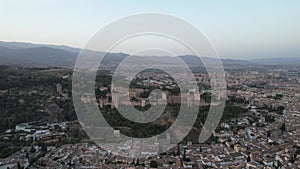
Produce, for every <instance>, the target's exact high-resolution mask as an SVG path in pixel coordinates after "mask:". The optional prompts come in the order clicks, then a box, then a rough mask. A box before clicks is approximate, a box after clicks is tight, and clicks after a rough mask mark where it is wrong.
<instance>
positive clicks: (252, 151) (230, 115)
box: [0, 65, 300, 168]
mask: <svg viewBox="0 0 300 169" xmlns="http://www.w3.org/2000/svg"><path fill="white" fill-rule="evenodd" d="M225 68H226V81H227V86H228V90H227V99H226V100H227V102H226V108H225V112H224V114H223V118H222V120H221V122H220V123H219V125H218V127H217V129H216V130H215V131H214V132H213V135H212V136H211V138H210V139H209V140H208V141H207V142H205V143H202V144H199V143H197V139H195V138H197V133H198V134H199V131H201V127H202V126H203V122H204V121H205V117H203V119H202V118H201V117H199V118H200V124H198V125H195V126H194V129H193V130H192V131H191V132H190V133H189V135H188V136H187V137H186V138H185V139H184V140H183V141H182V142H181V143H179V144H178V145H177V146H174V148H172V149H171V150H169V151H168V152H165V153H163V154H157V149H159V148H160V145H159V141H158V140H153V142H151V143H149V144H148V145H146V146H145V147H143V146H144V145H139V143H134V142H131V143H130V142H129V143H127V144H125V145H124V144H122V145H118V147H117V149H119V150H122V151H124V153H125V154H126V152H127V153H129V151H130V150H131V149H136V147H140V146H142V147H141V148H140V151H139V152H138V153H139V154H140V155H143V156H141V157H140V158H129V157H124V156H119V155H115V154H113V153H112V152H110V151H109V150H105V149H102V148H101V147H99V146H97V145H96V144H95V143H94V142H93V141H92V140H89V139H88V137H87V136H86V134H85V133H84V131H83V130H82V128H81V127H80V125H79V123H78V121H77V120H76V118H74V117H76V115H75V114H72V113H71V114H70V115H68V116H71V117H72V116H74V117H72V118H73V119H72V118H71V117H67V116H66V114H65V112H66V111H68V112H69V111H70V110H68V108H70V107H68V106H66V105H68V104H69V102H71V93H70V92H71V91H70V90H71V89H70V88H69V86H70V84H68V83H70V81H71V77H72V71H70V70H69V69H64V68H39V69H31V68H17V67H8V66H2V72H3V73H2V77H5V76H9V77H10V78H11V77H12V76H14V77H15V79H18V76H19V75H21V76H22V77H23V78H26V76H28V73H29V74H30V75H29V76H28V77H30V76H38V77H40V78H41V79H42V78H44V80H46V81H47V82H48V83H49V84H48V85H49V88H48V86H44V87H42V88H40V87H41V86H40V84H43V80H41V79H40V80H39V82H33V84H35V85H32V86H30V87H29V88H27V89H25V88H24V86H23V88H18V85H23V84H16V85H15V86H14V87H12V86H8V87H7V86H5V84H4V82H2V83H1V86H2V90H1V99H2V100H4V102H5V99H8V98H6V97H5V96H6V95H7V94H8V93H10V96H11V97H13V98H9V99H14V100H16V101H17V102H19V104H24V103H26V102H27V101H28V100H27V99H28V98H29V97H30V98H32V97H39V94H43V95H45V93H47V94H48V95H49V96H48V98H41V99H40V103H39V105H38V106H39V107H40V109H38V110H36V111H35V112H36V113H37V114H39V113H42V114H43V115H45V116H44V117H42V118H37V116H35V118H34V119H28V117H27V118H26V117H24V118H25V119H24V120H25V121H26V122H23V123H18V122H17V121H12V120H10V122H11V123H13V124H10V125H8V124H7V123H5V120H7V119H5V117H3V118H2V125H3V127H4V128H3V129H5V130H2V134H1V137H0V138H1V146H2V147H3V148H1V160H0V164H1V166H5V167H9V168H16V167H17V168H20V167H21V168H28V167H29V168H30V167H32V168H43V167H45V168H103V166H105V168H298V167H300V163H299V161H300V160H299V159H300V145H299V138H300V137H299V136H300V132H299V123H298V122H299V121H300V114H299V110H300V105H299V101H300V95H299V92H297V91H300V85H299V84H300V73H299V71H300V70H299V68H298V67H296V66H295V67H293V66H289V67H286V66H260V65H256V66H249V67H246V68H243V67H241V66H237V65H233V66H226V67H225ZM237 70H239V71H237ZM24 74H26V76H24ZM110 75H111V73H109V71H108V72H107V73H105V74H104V75H100V76H101V78H99V79H101V80H100V81H96V82H97V83H96V89H95V92H96V96H97V104H98V105H99V108H100V109H107V112H114V111H115V108H116V107H118V105H122V104H123V105H124V104H125V105H126V104H131V103H127V102H122V99H120V102H119V103H114V104H112V103H111V98H110V97H111V94H110V92H109V90H110V89H111V86H110V85H109V81H110V80H109V79H110ZM195 77H196V80H197V83H198V86H199V89H200V96H198V95H196V94H195V92H194V91H193V89H190V90H189V91H185V93H183V94H182V95H181V96H182V97H181V99H182V100H186V101H184V102H185V104H197V105H199V106H200V107H203V109H200V111H199V116H201V114H202V116H203V114H205V111H207V110H206V109H205V107H206V108H207V107H208V106H209V105H210V90H209V88H210V87H209V85H210V84H209V83H210V81H209V77H208V75H207V74H206V73H195ZM49 79H52V80H49ZM53 79H54V80H53ZM134 82H135V83H134V85H133V87H132V88H130V96H131V102H132V104H133V105H134V106H135V107H136V108H140V109H142V108H146V107H147V106H148V105H149V104H150V103H149V101H148V98H147V97H148V95H149V92H150V91H151V90H153V89H156V88H159V89H163V90H164V92H163V95H162V96H161V99H159V100H158V104H159V103H161V102H163V100H166V101H167V103H168V105H171V108H169V109H167V110H166V113H164V114H162V116H163V117H168V118H162V119H160V120H159V123H157V122H156V123H154V124H150V126H151V127H152V128H151V129H154V128H155V129H156V130H157V131H156V132H160V130H165V128H166V126H165V125H164V124H166V125H168V124H170V123H172V122H174V119H175V118H176V116H175V115H173V114H172V112H174V111H175V109H176V105H178V102H176V100H178V94H179V91H178V90H177V88H178V87H177V86H176V84H175V83H173V82H172V79H170V78H168V75H167V74H164V73H158V72H155V71H150V72H144V73H141V74H138V75H137V76H136V78H135V80H134ZM39 83H40V84H39ZM5 87H6V89H3V88H5ZM43 88H45V89H43ZM46 88H48V89H47V90H46ZM41 90H42V91H44V92H45V93H39V92H40V91H41ZM115 90H117V89H115ZM118 90H122V89H118ZM51 92H52V93H51ZM13 93H14V94H13ZM12 94H13V95H12ZM81 100H82V102H88V101H91V100H92V99H91V98H89V97H88V96H86V97H83V98H81ZM4 102H3V103H2V104H4ZM36 104H38V103H36ZM227 105H230V106H227ZM228 107H229V108H228ZM201 111H202V112H201ZM69 113H70V112H69ZM73 113H74V112H73ZM206 113H207V112H206ZM46 114H48V115H46ZM62 114H65V115H64V117H62V116H63V115H62ZM67 114H68V113H67ZM114 118H117V116H115V117H114ZM163 119H165V120H163ZM120 121H121V120H120ZM6 122H8V121H6ZM14 123H16V124H14ZM112 125H114V126H115V132H114V133H115V135H118V134H120V132H121V133H127V134H129V135H130V134H132V133H135V132H136V131H135V130H136V129H135V130H134V129H131V130H133V131H130V129H128V130H129V131H128V130H125V129H122V127H123V126H122V125H124V124H122V123H114V122H112ZM118 125H119V126H118ZM125 126H128V127H131V126H130V125H128V124H126V125H125ZM132 127H133V128H134V126H132ZM151 129H150V130H151ZM147 130H149V128H145V131H144V130H141V132H146V131H147ZM150 134H152V135H153V134H155V133H151V132H150ZM193 138H194V139H193Z"/></svg>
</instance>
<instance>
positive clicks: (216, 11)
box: [0, 0, 300, 59]
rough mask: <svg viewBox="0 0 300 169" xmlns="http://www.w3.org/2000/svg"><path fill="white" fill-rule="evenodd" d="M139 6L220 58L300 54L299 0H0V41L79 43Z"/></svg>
mask: <svg viewBox="0 0 300 169" xmlns="http://www.w3.org/2000/svg"><path fill="white" fill-rule="evenodd" d="M144 12H158V13H164V14H171V15H174V16H178V17H180V18H182V19H184V20H186V21H188V22H189V23H191V24H193V25H194V26H196V27H197V28H198V29H199V30H201V31H202V32H203V33H204V34H205V35H207V37H208V38H209V39H210V40H211V41H212V43H213V44H214V45H215V47H216V49H217V50H218V52H219V54H220V56H221V57H224V58H244V59H248V58H251V57H256V58H259V57H300V1H299V0H294V1H293V0H289V1H283V0H281V1H277V0H264V1H261V0H251V1H247V2H246V1H238V0H232V1H230V0H228V1H222V2H221V1H206V2H203V1H199V0H194V1H192V0H187V1H183V0H156V1H155V0H148V1H141V0H127V1H124V0H119V1H117V0H106V1H92V0H81V1H77V0H24V1H23V0H18V1H17V0H0V20H1V22H0V29H1V31H0V41H22V42H32V43H49V44H63V45H69V46H74V47H80V48H82V47H83V46H84V44H85V43H86V42H87V41H88V39H89V38H90V37H92V36H93V35H94V34H95V33H96V32H97V31H98V30H99V29H101V28H102V27H103V26H105V25H107V24H109V23H111V22H112V21H115V20H117V19H119V18H121V17H124V16H129V15H132V14H137V13H144ZM124 52H126V51H124Z"/></svg>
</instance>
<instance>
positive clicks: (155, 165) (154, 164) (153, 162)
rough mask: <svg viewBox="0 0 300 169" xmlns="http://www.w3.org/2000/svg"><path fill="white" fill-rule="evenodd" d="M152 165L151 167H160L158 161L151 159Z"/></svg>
mask: <svg viewBox="0 0 300 169" xmlns="http://www.w3.org/2000/svg"><path fill="white" fill-rule="evenodd" d="M150 167H151V168H157V167H158V164H157V161H154V160H151V162H150Z"/></svg>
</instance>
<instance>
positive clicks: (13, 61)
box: [0, 41, 300, 67]
mask: <svg viewBox="0 0 300 169" xmlns="http://www.w3.org/2000/svg"><path fill="white" fill-rule="evenodd" d="M80 51H81V49H79V48H73V47H69V46H64V45H48V44H32V43H24V42H3V41H0V65H17V66H26V67H48V66H58V67H73V66H74V65H75V62H76V59H77V57H78V55H79V53H80ZM90 52H94V53H95V54H97V53H101V52H98V51H92V50H91V51H90ZM127 56H128V55H127V54H124V53H109V54H108V57H105V58H104V60H103V61H102V63H103V64H106V65H117V64H118V63H120V62H121V61H122V60H123V59H124V58H126V57H127ZM134 57H136V58H135V60H136V61H137V62H139V61H141V62H145V61H147V59H150V60H152V61H153V60H156V59H157V56H151V57H143V56H134ZM179 58H181V59H182V60H183V61H184V62H185V63H186V64H188V65H192V66H196V65H202V63H201V61H200V59H199V57H197V56H193V55H185V56H179ZM145 59H146V60H145ZM159 60H160V61H161V60H162V61H163V62H164V63H166V64H168V63H170V64H172V61H173V58H172V57H169V56H160V59H159ZM221 61H222V62H223V64H224V65H250V64H262V65H280V64H292V65H295V64H297V65H298V64H299V65H300V58H280V59H276V58H270V59H252V60H247V61H246V60H236V59H222V60H221Z"/></svg>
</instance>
